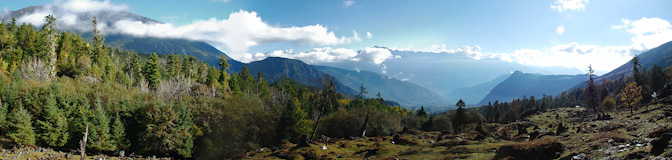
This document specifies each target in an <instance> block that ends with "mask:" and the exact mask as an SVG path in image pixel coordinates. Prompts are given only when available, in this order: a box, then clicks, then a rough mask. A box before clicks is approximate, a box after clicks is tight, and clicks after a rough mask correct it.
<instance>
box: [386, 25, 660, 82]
mask: <svg viewBox="0 0 672 160" xmlns="http://www.w3.org/2000/svg"><path fill="white" fill-rule="evenodd" d="M622 21H623V24H622V25H613V26H612V28H614V29H619V30H620V29H622V30H626V31H627V32H629V33H632V34H634V36H633V37H632V38H631V41H632V42H633V43H632V44H631V45H625V46H598V45H590V44H579V43H577V42H571V43H567V44H560V45H555V46H552V47H550V48H547V49H544V50H537V49H517V50H515V51H513V52H510V53H483V52H482V48H481V47H480V46H478V45H474V46H462V47H459V48H447V46H446V45H445V44H435V45H430V46H428V47H426V48H424V49H413V46H409V47H407V48H398V47H390V49H391V50H396V51H415V52H431V53H447V54H463V55H466V56H468V57H471V58H473V59H490V58H492V59H500V60H504V61H508V62H516V63H520V64H524V65H533V66H546V67H549V66H562V67H568V68H577V69H580V70H586V69H587V67H588V65H591V64H592V66H593V68H594V69H595V70H599V71H610V70H612V69H614V68H616V67H618V66H620V65H622V64H624V63H626V62H627V61H629V60H630V59H632V57H633V56H634V55H637V54H639V53H641V52H643V51H646V50H648V49H652V48H655V47H658V46H660V45H661V44H663V43H666V42H669V41H672V25H670V23H669V21H667V20H663V19H660V18H646V17H644V18H641V19H640V20H635V21H633V20H628V19H623V20H622ZM561 26H562V25H561ZM558 28H560V27H558Z"/></svg>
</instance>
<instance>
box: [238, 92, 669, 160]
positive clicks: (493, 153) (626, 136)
mask: <svg viewBox="0 0 672 160" xmlns="http://www.w3.org/2000/svg"><path fill="white" fill-rule="evenodd" d="M585 113H586V110H585V109H584V108H559V109H552V110H547V111H546V112H541V113H537V114H534V115H532V116H529V117H527V118H524V120H522V121H518V122H514V123H509V124H496V123H489V124H483V125H481V127H480V128H481V129H480V130H479V129H476V128H478V127H476V126H471V128H468V129H467V130H471V131H469V132H467V133H462V134H446V135H443V134H441V133H439V132H421V131H417V130H413V129H410V130H405V131H402V132H400V133H398V134H395V135H394V136H385V137H367V138H348V139H329V140H320V141H316V142H313V143H312V144H310V147H302V148H297V147H295V146H297V145H296V144H290V143H285V144H284V145H282V146H278V147H275V149H269V148H261V149H257V150H256V151H251V152H248V154H247V155H245V156H244V158H251V159H340V158H345V159H363V158H367V159H504V158H507V157H508V158H514V159H547V158H548V157H551V159H653V158H656V157H658V158H660V157H672V149H670V148H669V147H668V146H669V141H670V138H672V105H664V104H656V105H649V106H645V107H640V108H638V109H636V110H635V114H634V116H630V111H629V110H628V109H625V108H622V109H621V111H615V112H610V113H608V114H610V115H611V119H609V120H597V119H596V118H597V116H596V115H585ZM581 114H584V115H585V116H584V118H581ZM560 125H562V127H561V128H560V130H558V128H559V126H560ZM563 130H564V131H563ZM525 132H527V133H525Z"/></svg>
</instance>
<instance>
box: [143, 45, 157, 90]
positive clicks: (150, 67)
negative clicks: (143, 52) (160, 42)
mask: <svg viewBox="0 0 672 160" xmlns="http://www.w3.org/2000/svg"><path fill="white" fill-rule="evenodd" d="M143 70H144V71H145V73H144V75H145V79H147V81H148V82H149V88H150V89H151V90H156V87H158V86H159V80H161V72H159V55H157V54H156V53H152V55H150V56H149V60H147V64H145V68H144V69H143Z"/></svg>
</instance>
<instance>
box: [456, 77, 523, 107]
mask: <svg viewBox="0 0 672 160" xmlns="http://www.w3.org/2000/svg"><path fill="white" fill-rule="evenodd" d="M509 76H510V74H502V75H500V76H498V77H497V78H495V79H493V80H491V81H488V82H485V83H481V84H479V85H475V86H471V87H462V88H455V89H453V91H451V92H450V93H448V94H447V95H446V97H451V98H452V99H449V101H450V102H457V101H458V100H460V99H462V100H463V101H464V102H465V103H467V105H470V104H477V103H478V102H480V101H481V100H482V99H483V98H485V96H486V95H488V93H490V91H491V90H492V89H493V88H495V87H496V86H497V85H498V84H499V83H502V82H504V80H506V79H507V78H509Z"/></svg>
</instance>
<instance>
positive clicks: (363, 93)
mask: <svg viewBox="0 0 672 160" xmlns="http://www.w3.org/2000/svg"><path fill="white" fill-rule="evenodd" d="M366 94H369V92H367V91H366V87H364V83H362V85H361V86H360V87H359V95H357V98H358V99H359V100H360V101H364V96H366Z"/></svg>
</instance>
